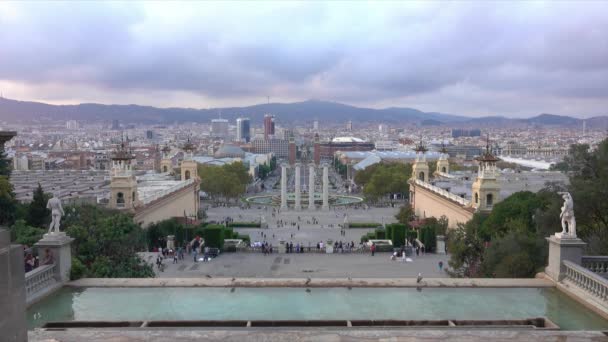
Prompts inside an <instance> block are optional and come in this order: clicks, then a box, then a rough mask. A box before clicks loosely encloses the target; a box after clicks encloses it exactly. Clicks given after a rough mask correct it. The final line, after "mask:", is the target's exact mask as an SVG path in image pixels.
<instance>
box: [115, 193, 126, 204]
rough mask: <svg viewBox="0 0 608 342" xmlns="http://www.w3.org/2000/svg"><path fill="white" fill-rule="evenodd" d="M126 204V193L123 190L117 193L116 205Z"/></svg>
mask: <svg viewBox="0 0 608 342" xmlns="http://www.w3.org/2000/svg"><path fill="white" fill-rule="evenodd" d="M124 205H125V195H124V194H123V193H122V192H119V193H117V194H116V206H117V207H124Z"/></svg>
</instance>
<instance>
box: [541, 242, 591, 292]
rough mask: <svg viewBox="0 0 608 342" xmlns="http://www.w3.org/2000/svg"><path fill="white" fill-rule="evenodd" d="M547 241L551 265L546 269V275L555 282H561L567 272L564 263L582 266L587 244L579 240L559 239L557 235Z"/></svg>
mask: <svg viewBox="0 0 608 342" xmlns="http://www.w3.org/2000/svg"><path fill="white" fill-rule="evenodd" d="M546 239H547V241H548V242H549V265H547V267H545V274H547V275H548V276H549V277H550V278H551V279H553V280H554V281H560V280H562V278H563V277H564V274H565V272H566V268H565V267H564V265H563V264H562V261H564V260H568V261H570V262H573V263H575V264H577V265H580V264H581V261H582V257H583V247H585V245H586V243H585V242H583V240H581V239H579V238H559V237H557V236H555V235H551V236H550V237H548V238H546Z"/></svg>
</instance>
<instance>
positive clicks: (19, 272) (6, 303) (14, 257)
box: [0, 140, 27, 341]
mask: <svg viewBox="0 0 608 342" xmlns="http://www.w3.org/2000/svg"><path fill="white" fill-rule="evenodd" d="M0 142H2V141H1V140H0ZM23 262H24V261H23V246H21V245H11V235H10V232H9V231H8V230H6V229H2V228H1V227H0V289H1V291H0V308H2V313H1V314H0V336H2V337H1V339H2V341H27V321H26V319H25V309H26V304H25V297H26V293H25V274H24V267H23Z"/></svg>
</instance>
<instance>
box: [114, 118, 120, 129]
mask: <svg viewBox="0 0 608 342" xmlns="http://www.w3.org/2000/svg"><path fill="white" fill-rule="evenodd" d="M119 129H120V123H119V122H118V120H116V119H114V120H112V130H114V131H118V130H119Z"/></svg>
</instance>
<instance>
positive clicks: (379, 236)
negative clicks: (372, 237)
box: [375, 228, 386, 240]
mask: <svg viewBox="0 0 608 342" xmlns="http://www.w3.org/2000/svg"><path fill="white" fill-rule="evenodd" d="M375 233H376V240H384V239H386V230H384V229H380V228H378V229H376V230H375Z"/></svg>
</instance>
